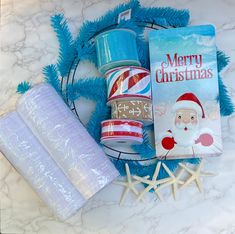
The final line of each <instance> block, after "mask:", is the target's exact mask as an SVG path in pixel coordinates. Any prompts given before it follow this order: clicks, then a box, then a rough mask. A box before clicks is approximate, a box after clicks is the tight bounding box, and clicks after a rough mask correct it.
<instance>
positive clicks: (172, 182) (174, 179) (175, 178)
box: [159, 163, 184, 199]
mask: <svg viewBox="0 0 235 234" xmlns="http://www.w3.org/2000/svg"><path fill="white" fill-rule="evenodd" d="M162 166H163V168H164V169H165V171H166V172H167V174H168V175H169V177H170V178H171V180H170V181H169V182H166V183H165V184H163V185H162V186H160V187H159V189H162V188H164V187H166V186H168V185H171V186H172V193H173V197H174V199H176V192H177V189H178V184H181V185H182V184H184V181H182V180H180V177H181V175H182V174H183V172H184V169H181V170H180V172H179V174H178V175H177V176H175V175H174V174H173V173H172V172H171V170H170V169H169V168H168V167H167V165H166V164H165V163H162Z"/></svg>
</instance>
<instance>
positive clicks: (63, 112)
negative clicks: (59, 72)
mask: <svg viewBox="0 0 235 234" xmlns="http://www.w3.org/2000/svg"><path fill="white" fill-rule="evenodd" d="M17 111H18V112H19V114H20V116H21V117H22V119H23V120H24V121H25V123H26V124H27V125H28V126H29V128H30V129H31V130H32V132H33V133H34V135H36V136H37V137H38V139H39V140H40V142H41V143H42V145H43V146H44V147H45V148H46V149H47V150H48V152H49V153H50V155H51V156H52V157H53V159H54V160H55V161H56V163H57V164H58V165H59V166H60V167H61V169H62V170H63V171H64V173H65V174H66V175H67V176H68V178H69V179H70V180H71V182H72V183H73V184H74V186H75V187H76V188H77V189H78V190H79V191H80V192H81V194H82V195H83V196H84V197H85V198H86V199H88V198H90V197H91V196H93V195H94V194H95V193H96V192H98V191H99V190H100V189H102V188H103V187H104V186H106V185H107V184H109V183H110V182H111V181H113V180H114V179H115V178H116V177H117V176H118V175H119V173H118V171H117V170H116V169H115V167H114V165H113V164H112V163H111V162H110V161H109V159H108V158H107V157H106V155H105V154H104V152H103V151H102V149H101V148H100V147H99V146H98V145H97V143H96V142H95V141H94V139H93V138H92V137H91V136H90V135H89V133H88V132H87V131H86V129H85V128H84V126H83V125H82V124H81V123H80V121H79V120H78V119H77V118H76V116H75V115H74V114H73V113H72V111H71V110H70V109H69V108H68V106H67V105H66V104H65V103H64V102H63V100H62V99H61V97H60V96H59V95H58V94H57V93H56V91H55V90H54V89H53V88H52V87H51V86H50V85H48V84H39V85H36V86H35V87H33V88H32V89H30V90H29V91H28V92H26V93H25V94H24V95H23V96H22V97H21V98H20V99H19V100H18V103H17Z"/></svg>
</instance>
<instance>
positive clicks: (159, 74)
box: [156, 53, 213, 83]
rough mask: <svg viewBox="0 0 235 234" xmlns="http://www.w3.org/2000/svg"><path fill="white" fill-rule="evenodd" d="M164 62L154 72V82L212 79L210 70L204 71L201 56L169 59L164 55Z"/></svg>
mask: <svg viewBox="0 0 235 234" xmlns="http://www.w3.org/2000/svg"><path fill="white" fill-rule="evenodd" d="M166 59H167V60H166V61H164V62H162V63H161V68H160V69H157V70H156V82H157V83H163V82H174V81H184V80H196V79H208V78H212V77H213V72H212V69H211V68H208V69H204V68H202V67H203V59H202V55H201V54H197V55H185V56H178V54H177V53H175V54H174V56H173V57H171V55H170V54H166Z"/></svg>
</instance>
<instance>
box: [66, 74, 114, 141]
mask: <svg viewBox="0 0 235 234" xmlns="http://www.w3.org/2000/svg"><path fill="white" fill-rule="evenodd" d="M94 87H96V88H95V89H94ZM67 90H68V91H67V93H68V99H69V100H70V101H74V100H76V99H78V98H79V97H81V96H82V97H84V98H87V99H89V100H92V101H94V102H96V108H95V111H94V112H93V113H92V115H91V117H90V119H89V121H88V123H87V126H86V128H87V130H88V132H89V133H90V135H91V136H92V137H93V138H94V139H95V140H96V142H97V143H99V142H100V132H101V124H100V123H101V122H102V121H103V120H106V119H109V118H110V108H109V107H108V106H107V105H106V102H107V91H106V90H107V88H106V81H105V78H90V79H80V80H77V81H76V82H75V83H74V84H70V85H68V88H67ZM97 90H98V92H97Z"/></svg>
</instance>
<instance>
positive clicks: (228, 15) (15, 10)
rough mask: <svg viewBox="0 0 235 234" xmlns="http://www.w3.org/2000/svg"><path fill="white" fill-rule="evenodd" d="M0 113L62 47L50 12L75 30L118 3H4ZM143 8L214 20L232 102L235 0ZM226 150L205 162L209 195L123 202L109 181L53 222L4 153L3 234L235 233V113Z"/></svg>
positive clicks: (0, 165) (226, 131)
mask: <svg viewBox="0 0 235 234" xmlns="http://www.w3.org/2000/svg"><path fill="white" fill-rule="evenodd" d="M0 2H1V8H0V9H1V24H0V42H1V44H0V46H1V51H0V114H3V113H6V112H8V111H10V110H13V109H14V108H15V102H16V100H17V98H18V94H16V87H17V84H18V83H20V82H21V81H23V80H28V81H31V82H32V83H37V82H40V81H41V80H42V79H43V76H42V72H41V71H42V68H43V66H45V65H48V64H50V63H54V62H55V61H56V59H57V56H58V44H57V40H56V37H55V34H54V32H53V30H52V28H51V27H50V16H51V15H53V14H54V13H56V12H64V14H65V16H66V17H67V18H68V19H69V24H70V26H71V30H72V32H73V33H76V32H77V30H78V28H79V27H80V26H81V24H82V23H83V21H84V20H86V19H89V20H91V19H94V18H96V17H98V16H101V15H102V14H103V13H105V12H106V11H107V10H108V9H111V8H113V7H114V6H116V5H117V4H119V3H121V2H124V1H121V0H60V1H56V0H34V1H33V0H23V1H22V0H1V1H0ZM141 4H142V5H143V6H146V7H147V6H172V7H175V8H178V9H182V8H187V9H189V10H190V12H191V24H192V25H195V24H206V23H212V24H214V25H215V26H216V28H217V45H218V47H219V48H220V49H221V50H223V51H224V52H225V53H226V54H227V55H229V56H230V58H231V63H230V65H229V66H228V67H227V68H226V69H225V70H224V71H223V77H224V82H225V84H226V85H227V86H228V90H229V93H230V94H231V95H232V98H233V101H234V102H235V89H234V85H235V80H234V79H235V78H234V76H235V43H234V42H235V14H234V12H235V2H234V1H233V0H196V1H192V0H174V1H170V0H158V1H153V0H152V1H150V0H145V1H141ZM222 129H223V143H224V153H223V155H222V156H221V157H219V158H213V159H207V160H206V165H205V170H206V171H211V172H214V173H216V176H215V177H213V178H208V179H207V178H205V180H203V185H204V193H202V194H200V193H198V191H197V190H196V187H195V186H190V187H189V188H187V189H186V190H184V191H182V192H181V193H180V195H179V197H178V199H177V200H176V201H174V200H173V198H172V196H170V194H169V193H166V194H165V201H164V202H159V201H158V200H155V199H153V198H152V197H151V196H152V195H151V194H150V195H149V199H148V200H147V201H146V202H145V203H141V202H140V203H137V202H135V199H133V197H132V196H130V197H129V199H128V201H127V202H126V203H125V204H124V205H123V206H119V204H118V202H119V198H120V195H121V192H122V189H121V188H120V187H118V186H117V185H113V184H112V185H110V186H108V187H107V188H105V189H104V190H102V191H101V192H100V193H99V194H97V195H96V196H95V197H94V198H93V199H91V200H90V201H89V202H88V203H87V204H86V206H85V207H84V208H82V209H81V210H80V211H79V213H78V214H77V215H76V216H74V217H73V218H71V219H70V220H68V221H67V222H60V221H58V220H56V219H55V218H54V217H53V215H52V214H51V212H50V211H49V210H48V209H47V207H45V205H44V204H43V202H42V201H41V200H40V199H39V198H38V196H37V195H36V194H35V193H34V192H33V190H32V189H31V188H30V187H29V186H28V184H27V183H26V182H25V180H24V179H23V178H22V177H21V176H20V175H19V174H18V173H17V172H16V171H15V170H14V168H12V167H11V165H10V164H9V163H8V161H7V160H6V159H5V158H4V157H3V156H2V155H1V156H0V205H1V206H0V208H1V215H0V224H1V225H0V233H2V234H7V233H12V234H13V233H15V234H20V233H24V234H65V233H69V234H78V233H85V234H98V233H100V234H101V233H102V234H111V233H112V234H115V233H122V234H124V233H141V234H142V233H153V234H155V233H160V234H161V233H164V234H184V233H187V234H188V233H189V234H196V233H200V234H212V233H221V234H232V233H235V159H234V157H235V115H232V116H231V117H229V118H223V120H222Z"/></svg>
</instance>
